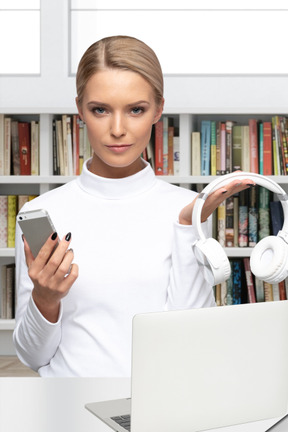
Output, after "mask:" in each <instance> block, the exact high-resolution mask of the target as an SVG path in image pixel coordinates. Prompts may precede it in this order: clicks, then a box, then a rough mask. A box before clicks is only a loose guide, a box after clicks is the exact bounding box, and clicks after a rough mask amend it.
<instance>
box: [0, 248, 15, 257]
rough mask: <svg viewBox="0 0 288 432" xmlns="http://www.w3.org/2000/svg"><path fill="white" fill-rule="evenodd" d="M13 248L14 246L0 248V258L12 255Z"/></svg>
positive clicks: (13, 252) (13, 253) (13, 254)
mask: <svg viewBox="0 0 288 432" xmlns="http://www.w3.org/2000/svg"><path fill="white" fill-rule="evenodd" d="M14 256H15V249H14V248H0V258H1V257H14Z"/></svg>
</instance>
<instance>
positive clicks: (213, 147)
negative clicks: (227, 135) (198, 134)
mask: <svg viewBox="0 0 288 432" xmlns="http://www.w3.org/2000/svg"><path fill="white" fill-rule="evenodd" d="M216 142H217V131H216V121H211V146H210V147H211V148H210V155H211V157H210V160H211V162H210V174H211V175H216V173H217V160H216V159H217V149H216Z"/></svg>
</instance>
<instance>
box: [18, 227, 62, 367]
mask: <svg viewBox="0 0 288 432" xmlns="http://www.w3.org/2000/svg"><path fill="white" fill-rule="evenodd" d="M15 250H16V255H15V263H16V286H17V291H18V292H17V312H16V327H15V330H14V333H13V340H14V344H15V348H16V352H17V355H18V357H19V358H20V360H21V361H22V362H23V363H24V364H26V365H27V366H29V367H30V368H31V369H34V370H36V371H37V370H38V369H39V368H40V367H42V366H44V365H46V364H48V363H49V362H50V360H51V358H52V357H53V356H54V355H55V352H56V350H57V348H58V346H59V343H60V340H61V317H62V308H61V311H60V314H59V319H58V322H57V323H55V324H54V323H50V322H49V321H47V320H46V319H45V318H44V317H43V316H42V315H41V313H40V312H39V310H38V309H37V307H36V305H35V303H34V301H33V298H32V295H31V293H32V288H33V284H32V282H31V279H30V278H29V276H28V272H27V266H26V263H25V256H24V249H23V242H22V239H21V234H20V229H19V228H18V227H17V228H16V247H15Z"/></svg>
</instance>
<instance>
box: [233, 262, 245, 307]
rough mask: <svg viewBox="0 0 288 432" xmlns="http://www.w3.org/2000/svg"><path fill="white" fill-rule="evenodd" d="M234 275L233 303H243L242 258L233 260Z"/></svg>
mask: <svg viewBox="0 0 288 432" xmlns="http://www.w3.org/2000/svg"><path fill="white" fill-rule="evenodd" d="M231 267H232V271H231V273H232V275H233V295H232V297H233V300H232V301H233V304H241V303H243V301H242V285H243V283H242V280H243V277H242V265H241V260H240V259H233V260H231Z"/></svg>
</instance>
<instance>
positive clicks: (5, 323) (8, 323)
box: [0, 319, 15, 331]
mask: <svg viewBox="0 0 288 432" xmlns="http://www.w3.org/2000/svg"><path fill="white" fill-rule="evenodd" d="M14 328H15V319H0V331H1V330H14Z"/></svg>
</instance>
